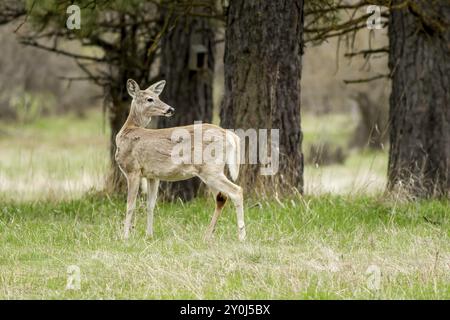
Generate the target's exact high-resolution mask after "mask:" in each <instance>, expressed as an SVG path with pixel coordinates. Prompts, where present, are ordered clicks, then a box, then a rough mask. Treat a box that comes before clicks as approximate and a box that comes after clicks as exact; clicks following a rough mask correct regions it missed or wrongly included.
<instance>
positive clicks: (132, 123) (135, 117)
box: [121, 102, 151, 131]
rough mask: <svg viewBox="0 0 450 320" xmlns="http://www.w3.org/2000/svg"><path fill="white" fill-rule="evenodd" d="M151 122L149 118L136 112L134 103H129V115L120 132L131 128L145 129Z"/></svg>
mask: <svg viewBox="0 0 450 320" xmlns="http://www.w3.org/2000/svg"><path fill="white" fill-rule="evenodd" d="M150 121H151V118H145V117H143V116H142V115H141V114H140V113H139V112H137V110H136V108H135V106H134V102H132V103H131V108H130V113H129V114H128V118H127V120H126V121H125V123H124V125H123V127H122V130H121V131H124V130H126V129H132V128H145V127H146V126H147V125H148V124H149V123H150Z"/></svg>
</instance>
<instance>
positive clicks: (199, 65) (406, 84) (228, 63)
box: [0, 0, 450, 199]
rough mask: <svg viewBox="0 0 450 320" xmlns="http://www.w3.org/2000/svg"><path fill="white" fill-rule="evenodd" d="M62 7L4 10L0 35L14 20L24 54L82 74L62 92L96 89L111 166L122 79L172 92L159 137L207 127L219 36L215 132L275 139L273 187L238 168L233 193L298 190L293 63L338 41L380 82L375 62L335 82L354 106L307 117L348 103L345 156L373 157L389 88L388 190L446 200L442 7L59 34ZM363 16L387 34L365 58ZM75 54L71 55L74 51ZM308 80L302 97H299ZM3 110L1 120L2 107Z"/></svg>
mask: <svg viewBox="0 0 450 320" xmlns="http://www.w3.org/2000/svg"><path fill="white" fill-rule="evenodd" d="M69 4H71V1H59V2H53V1H39V2H37V1H30V2H25V1H9V0H8V1H7V0H5V1H2V2H1V3H0V8H1V13H0V24H3V23H7V22H8V21H11V20H16V21H17V22H18V23H17V25H18V27H17V30H18V31H17V32H16V35H18V36H19V38H20V39H21V41H22V43H24V44H26V45H28V46H32V47H36V48H40V49H45V50H47V51H51V52H53V53H58V54H60V55H65V56H67V57H70V58H71V59H73V61H74V62H75V64H76V65H77V66H78V67H79V68H80V70H81V71H82V72H84V74H85V75H84V76H80V75H79V74H67V75H64V76H63V78H65V79H66V80H69V81H72V82H73V81H75V80H88V81H91V82H93V83H96V84H98V85H100V87H101V88H102V89H103V90H104V97H105V107H106V110H107V111H108V119H109V126H110V128H111V137H110V155H111V156H112V155H114V152H115V146H114V137H115V135H116V133H117V132H118V130H119V129H120V127H121V126H122V123H123V121H124V120H125V118H126V116H127V113H128V107H129V98H128V96H127V94H126V92H125V90H124V85H123V83H124V82H125V81H126V79H127V78H135V79H136V80H138V81H139V82H140V84H141V85H145V84H148V83H151V82H152V81H154V80H158V79H160V78H162V77H165V78H166V79H167V80H168V81H169V82H170V84H171V85H170V86H167V91H166V92H165V93H164V96H163V98H164V99H165V100H167V101H168V102H169V103H170V104H173V105H174V106H175V107H176V108H177V110H178V112H177V114H176V117H175V118H172V119H165V120H162V121H160V123H159V125H160V126H168V125H170V126H172V125H181V124H186V123H192V121H193V120H203V121H211V120H212V119H213V115H214V114H215V112H216V116H217V113H218V111H217V110H215V111H214V110H213V106H212V100H213V99H212V95H213V90H212V80H213V70H214V64H215V63H217V61H219V60H220V59H218V58H217V57H215V54H214V49H215V48H214V47H215V44H216V43H217V37H216V35H217V30H221V29H222V28H223V27H225V30H226V39H225V59H224V73H225V75H224V78H225V82H224V96H223V104H222V106H221V110H220V122H221V124H222V125H223V126H225V127H230V128H243V129H246V128H250V127H252V128H268V129H270V128H277V129H280V150H279V151H280V172H279V173H280V174H278V175H277V176H275V177H272V178H263V177H261V176H260V175H259V167H258V166H246V167H244V168H243V172H244V173H243V175H242V176H245V177H246V180H247V181H242V182H243V183H244V184H246V185H247V186H251V187H252V188H253V187H254V186H257V185H263V184H266V185H267V186H271V187H273V186H277V187H280V188H281V187H284V186H287V187H288V189H289V190H291V188H292V187H294V188H296V189H297V190H299V191H301V190H302V188H303V178H302V177H303V156H302V152H301V150H302V130H301V126H300V74H301V71H302V58H301V54H302V52H303V51H302V50H303V46H304V44H306V45H307V46H308V49H309V50H312V49H311V48H312V46H315V45H320V46H327V45H328V44H327V43H326V42H324V40H327V39H338V40H337V50H338V51H339V48H340V47H341V45H342V44H344V45H345V46H344V48H345V49H346V50H347V51H346V56H347V57H348V58H356V59H357V58H360V57H364V58H365V59H366V62H367V63H366V64H364V67H366V66H370V65H371V64H372V63H373V59H371V57H380V56H382V55H385V56H388V57H389V68H390V69H389V70H385V67H387V63H385V64H386V66H384V67H383V68H381V67H380V65H381V64H380V63H378V64H377V68H376V69H372V70H371V71H370V72H367V78H356V77H353V78H350V79H345V80H346V81H345V82H346V83H347V84H354V85H358V86H361V87H359V88H364V89H363V90H361V91H363V92H360V93H358V94H348V92H344V89H343V87H342V86H334V88H331V90H332V91H334V92H332V93H330V87H329V86H327V87H326V90H327V92H326V93H325V94H322V93H323V92H321V93H320V95H321V99H322V100H321V101H320V103H317V102H315V103H314V104H315V107H316V106H319V107H320V108H317V109H320V110H321V112H329V110H331V109H335V108H341V107H342V106H337V104H336V103H335V102H336V101H333V100H332V99H331V98H330V97H331V96H332V94H334V95H335V96H337V95H341V96H344V97H347V98H342V99H341V101H339V102H338V104H339V103H340V104H348V100H349V99H348V97H350V98H351V99H353V100H354V101H356V103H357V105H358V107H359V110H361V115H362V118H363V121H361V125H360V126H359V128H358V130H357V132H356V134H355V139H353V142H354V143H353V145H355V146H369V147H374V148H380V147H381V148H384V140H383V139H384V137H385V136H386V134H385V133H386V131H387V129H385V128H382V127H381V126H384V123H385V122H386V121H385V119H384V116H385V112H384V108H383V107H384V106H383V103H384V102H383V101H384V97H385V96H386V92H384V91H383V90H378V88H380V87H382V85H375V84H374V82H372V81H383V83H385V84H387V83H389V82H388V81H389V80H388V79H392V90H391V91H392V92H391V99H390V103H389V105H390V106H389V108H390V112H389V121H388V123H389V129H390V155H389V169H388V179H389V182H388V188H389V189H391V190H392V189H396V188H397V187H399V186H402V187H406V190H407V191H408V192H409V193H410V194H412V195H414V196H430V195H438V196H439V195H440V196H442V195H444V196H445V195H446V194H448V192H449V178H448V166H449V153H450V151H449V145H450V144H449V133H448V132H449V131H450V130H448V127H449V120H448V109H449V107H448V104H449V101H448V100H449V96H448V90H447V87H448V83H449V79H448V77H449V76H448V74H449V72H448V71H449V60H450V59H449V49H448V46H447V43H448V41H449V5H448V3H447V2H446V1H443V0H442V1H431V2H429V1H428V2H426V1H421V0H414V1H412V0H411V1H393V2H392V1H382V0H379V1H378V0H370V1H369V0H360V1H351V2H349V1H343V0H334V1H306V2H305V3H304V4H303V1H294V0H292V1H284V2H282V3H281V4H277V5H275V2H273V3H271V2H267V3H266V2H260V1H253V0H249V1H245V2H243V1H233V0H231V1H228V2H224V5H225V6H226V7H225V9H226V10H225V11H224V12H222V10H221V8H220V5H219V3H218V2H217V1H213V0H211V1H209V0H208V1H201V2H196V1H190V0H186V1H180V0H161V1H156V0H148V1H144V0H143V1H138V0H133V1H123V0H115V1H112V0H104V1H100V0H98V1H87V0H86V1H84V0H81V1H79V3H78V4H79V5H80V7H81V9H82V17H83V20H82V24H83V28H82V29H81V30H67V28H65V21H66V18H67V14H66V12H65V10H66V8H67V6H68V5H69ZM369 5H379V6H381V8H382V9H381V24H382V27H386V26H387V25H389V42H390V43H389V45H387V44H386V43H384V42H381V45H380V46H375V44H374V43H375V42H373V41H372V40H373V37H372V36H373V35H374V34H376V33H380V32H382V31H377V30H372V31H370V35H372V36H370V35H369V36H368V37H366V40H368V41H367V47H363V48H361V47H359V46H357V44H360V43H359V42H358V41H357V38H358V35H357V34H358V31H361V30H367V26H368V25H367V19H368V18H370V17H371V16H372V15H373V12H368V11H366V9H367V8H368V6H369ZM17 18H20V19H19V20H17ZM24 21H27V23H24ZM223 22H226V23H225V25H224V24H222V23H223ZM355 39H356V40H355ZM219 40H220V39H219ZM74 44H75V46H78V48H77V50H73V45H74ZM80 46H81V49H80V48H79V47H80ZM199 48H200V49H199ZM335 48H336V47H334V46H333V50H335ZM338 53H339V52H338ZM338 53H337V54H336V56H337V55H338ZM328 58H329V59H330V57H328ZM382 59H383V58H382ZM379 61H380V60H379ZM381 61H384V60H381ZM339 63H340V62H339V61H337V62H336V65H339ZM324 64H325V63H324ZM24 65H25V64H24ZM336 69H338V68H336ZM368 69H369V68H367V70H368ZM5 70H8V68H7V67H5ZM316 72H317V74H320V75H321V76H320V77H319V80H318V81H319V82H320V83H319V85H322V82H323V83H325V84H326V82H327V81H331V80H330V79H332V80H334V78H333V76H332V72H333V71H332V70H326V72H324V68H323V66H322V65H320V64H318V67H317V71H316ZM310 79H311V78H309V79H308V80H307V81H306V82H305V83H304V84H303V86H305V87H309V88H311V83H310ZM219 82H220V81H219ZM216 83H217V81H216ZM7 87H8V86H7V85H5V88H7ZM27 88H28V87H27ZM374 88H376V89H377V90H374ZM5 90H6V89H5ZM58 90H60V89H58ZM324 90H325V89H324ZM375 91H380V92H381V93H378V92H377V93H376V94H374V92H375ZM353 93H354V92H353ZM312 96H313V95H312V94H311V92H309V91H306V92H305V91H304V90H303V94H302V97H303V100H304V103H303V105H309V104H311V97H312ZM0 101H2V104H3V103H5V104H6V103H7V101H9V100H8V99H6V98H3V97H0ZM5 101H6V102H5ZM375 108H376V109H377V110H374V109H375ZM1 110H6V112H4V114H7V113H8V112H9V113H11V112H10V111H11V110H9V111H8V109H7V108H1ZM215 118H216V119H217V117H215ZM216 121H217V120H216ZM339 154H340V155H342V153H339ZM311 158H315V157H311ZM340 158H342V157H340ZM340 161H342V160H340ZM112 164H113V166H112V168H113V170H112V174H111V179H110V181H111V185H112V186H113V188H112V189H114V190H119V189H120V185H121V177H122V175H121V173H120V172H119V171H118V170H117V167H116V166H115V162H114V161H112ZM197 188H198V182H195V181H193V182H187V183H181V184H176V185H173V187H167V189H166V190H167V194H168V195H169V197H172V198H173V197H181V198H183V199H189V198H191V197H192V195H194V194H195V192H196V190H197Z"/></svg>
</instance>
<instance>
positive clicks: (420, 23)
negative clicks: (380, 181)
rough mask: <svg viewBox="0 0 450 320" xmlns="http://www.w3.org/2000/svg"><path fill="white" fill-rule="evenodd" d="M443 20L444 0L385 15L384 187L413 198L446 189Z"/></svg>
mask: <svg viewBox="0 0 450 320" xmlns="http://www.w3.org/2000/svg"><path fill="white" fill-rule="evenodd" d="M400 2H402V1H394V4H395V3H397V4H398V3H400ZM445 21H446V23H447V24H448V23H449V22H450V4H449V2H448V0H439V1H435V2H431V3H430V2H424V1H412V2H411V3H410V4H409V5H408V6H407V7H406V8H403V9H398V10H392V11H391V14H390V23H389V40H390V52H389V67H390V70H391V73H392V94H391V98H390V113H389V116H390V121H389V122H390V153H389V169H388V171H389V172H388V176H389V177H388V178H389V183H388V188H389V189H391V190H392V189H397V188H398V187H401V188H402V189H406V191H408V193H410V194H411V195H413V196H418V197H427V196H448V195H449V192H450V179H449V167H450V45H449V44H450V31H449V27H448V25H447V26H445Z"/></svg>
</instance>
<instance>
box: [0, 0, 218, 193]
mask: <svg viewBox="0 0 450 320" xmlns="http://www.w3.org/2000/svg"><path fill="white" fill-rule="evenodd" d="M72 2H73V1H70V0H64V1H58V2H54V1H39V2H38V1H32V2H28V3H27V5H26V3H25V1H17V2H15V3H14V1H10V0H8V2H7V3H5V4H4V6H5V8H3V9H5V10H3V11H2V12H1V13H0V24H1V23H6V22H9V21H11V20H14V19H16V18H18V17H22V16H23V15H24V14H25V15H26V16H25V20H24V21H26V20H27V19H28V18H30V19H28V20H29V21H30V22H31V23H32V24H33V28H27V30H25V31H22V30H21V32H20V38H21V41H22V43H24V44H26V45H29V46H34V47H37V48H40V49H43V50H47V51H50V52H54V53H57V54H62V55H66V56H69V57H72V58H73V59H75V61H76V62H77V64H78V66H79V67H80V68H81V70H82V71H83V72H84V73H85V74H86V76H85V77H70V76H67V77H66V79H67V80H69V81H75V80H88V81H91V82H94V83H96V84H97V85H100V86H101V87H102V88H103V89H104V92H105V106H106V110H107V111H108V118H109V124H110V128H111V135H110V158H111V168H112V170H111V175H110V179H109V183H108V185H109V186H110V189H111V191H120V190H122V189H123V188H124V185H125V183H124V177H123V175H122V173H121V171H120V170H119V168H118V166H117V164H116V162H115V159H114V155H115V148H116V147H115V136H116V134H117V133H118V132H119V130H120V129H121V127H122V125H123V123H124V122H125V120H126V118H127V116H128V112H129V105H130V101H129V97H128V94H127V92H126V89H125V84H126V81H127V79H128V78H133V79H135V80H137V81H138V82H139V84H140V85H142V86H144V85H148V84H149V83H151V82H152V81H154V80H156V79H158V78H159V77H160V76H159V75H158V74H155V73H152V70H154V69H155V68H152V66H154V65H155V63H156V62H157V61H158V59H159V50H160V40H161V39H162V38H163V36H164V34H165V32H166V31H167V30H168V29H170V28H171V27H172V25H171V23H173V21H176V20H177V19H178V18H179V17H183V16H185V15H190V14H191V12H194V11H195V10H201V8H204V7H207V8H210V9H211V11H212V12H213V11H214V7H213V5H212V3H207V2H202V3H199V4H195V3H192V1H188V0H186V1H180V0H158V1H157V0H147V1H140V0H94V1H91V0H80V1H78V2H77V5H78V6H79V7H80V8H81V28H80V29H79V30H69V29H67V28H66V19H67V17H68V15H67V13H66V10H67V8H68V6H69V5H72V4H73V3H72ZM161 10H166V12H167V13H168V14H167V15H166V17H165V18H164V19H163V21H161V20H160V17H161V15H160V14H159V12H160V11H161ZM212 15H214V14H212ZM199 16H201V15H199ZM22 24H23V23H22ZM22 24H21V25H20V26H22ZM49 40H51V41H49ZM64 41H78V42H79V43H80V44H81V45H82V46H83V47H86V49H85V50H82V52H71V51H68V50H65V49H64V46H63V44H64ZM49 42H50V43H51V44H50V45H49V44H48V43H49Z"/></svg>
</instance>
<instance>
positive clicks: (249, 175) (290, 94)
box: [221, 0, 303, 192]
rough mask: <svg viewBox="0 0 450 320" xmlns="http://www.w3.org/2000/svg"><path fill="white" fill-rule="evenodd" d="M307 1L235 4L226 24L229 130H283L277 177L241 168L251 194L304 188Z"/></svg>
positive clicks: (225, 121)
mask: <svg viewBox="0 0 450 320" xmlns="http://www.w3.org/2000/svg"><path fill="white" fill-rule="evenodd" d="M302 53H303V1H301V0H288V1H282V2H279V1H259V0H248V1H247V0H246V1H240V0H231V1H229V7H228V12H227V20H226V36H225V57H224V64H225V65H224V68H225V93H224V101H223V104H222V108H221V124H222V126H224V127H225V128H235V129H238V128H242V129H249V128H254V129H279V155H280V158H279V172H278V174H276V175H275V176H272V177H271V178H268V179H263V178H261V176H260V175H259V173H260V171H259V169H260V168H259V167H258V166H256V165H245V166H243V167H241V170H242V171H243V174H241V176H244V177H245V181H241V184H243V185H244V186H246V188H247V190H249V189H250V190H255V187H256V186H257V185H259V186H261V187H262V189H266V188H268V189H270V190H273V189H274V188H275V189H278V188H285V187H287V188H289V189H290V188H291V187H294V188H296V189H297V190H299V191H300V192H301V191H302V188H303V155H302V152H301V143H302V132H301V129H300V76H301V66H302V59H301V55H302Z"/></svg>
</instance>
